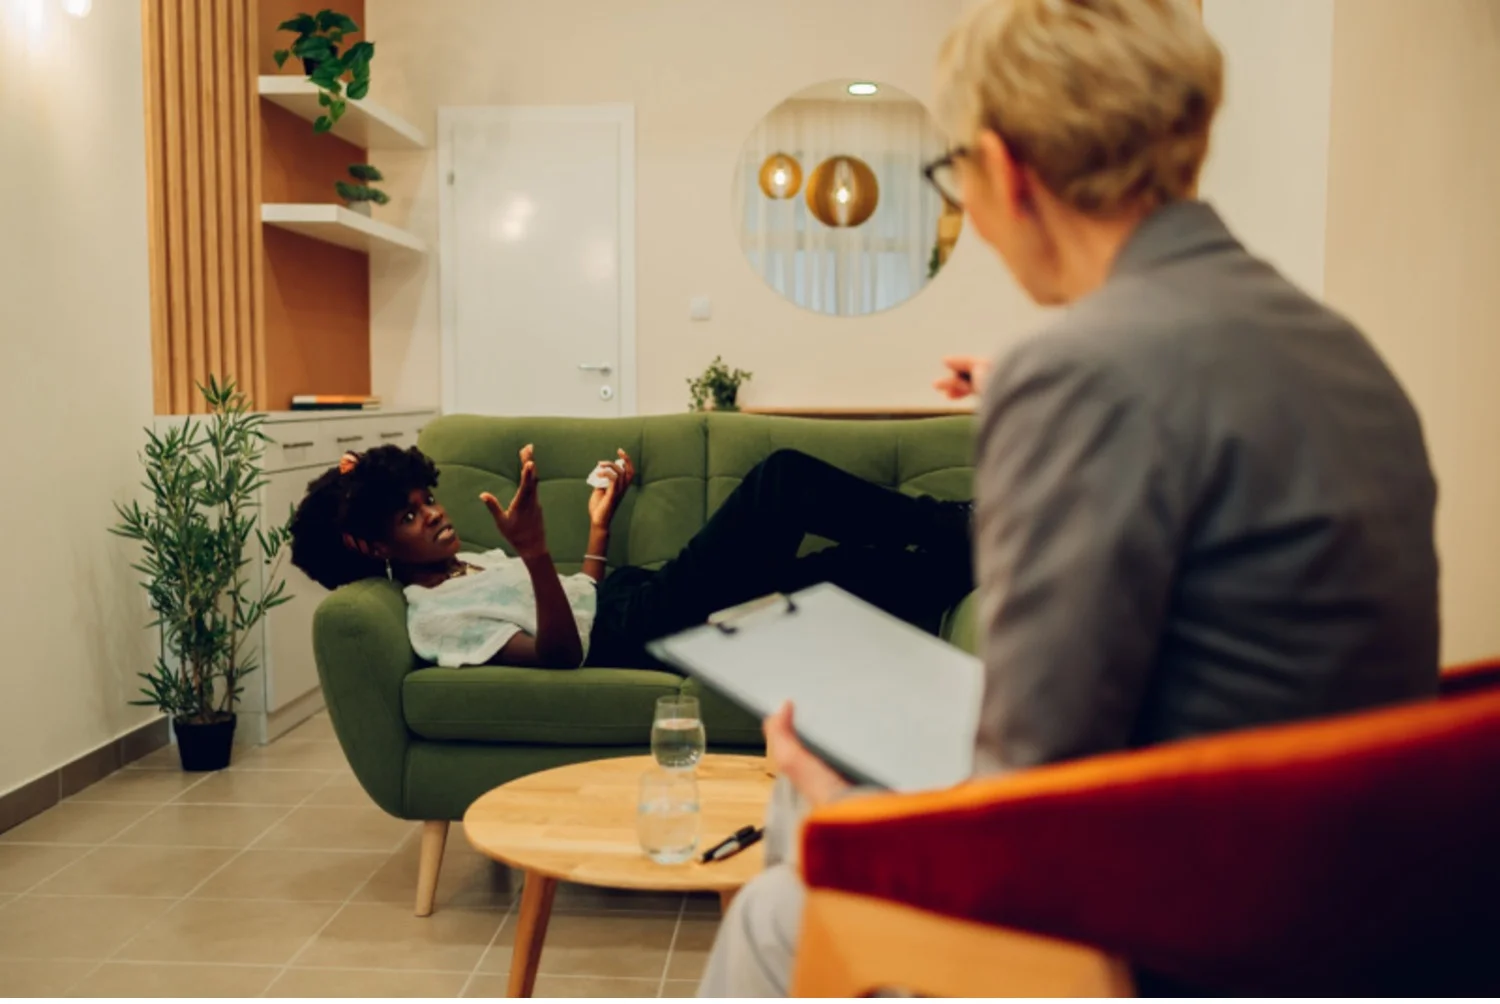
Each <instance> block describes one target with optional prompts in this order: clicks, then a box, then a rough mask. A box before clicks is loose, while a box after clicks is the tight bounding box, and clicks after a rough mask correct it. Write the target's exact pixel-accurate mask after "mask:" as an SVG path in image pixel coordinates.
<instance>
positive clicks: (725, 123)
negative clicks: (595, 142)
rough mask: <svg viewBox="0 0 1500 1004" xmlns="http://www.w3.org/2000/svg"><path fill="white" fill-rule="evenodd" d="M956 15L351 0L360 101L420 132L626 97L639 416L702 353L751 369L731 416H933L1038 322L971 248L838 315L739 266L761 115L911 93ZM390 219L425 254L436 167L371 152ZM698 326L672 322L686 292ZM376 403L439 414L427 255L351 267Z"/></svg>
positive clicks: (950, 8)
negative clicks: (953, 384) (484, 112)
mask: <svg viewBox="0 0 1500 1004" xmlns="http://www.w3.org/2000/svg"><path fill="white" fill-rule="evenodd" d="M960 7H961V4H960V3H959V2H958V0H920V2H917V0H815V2H807V0H760V2H756V3H740V2H730V0H711V2H705V0H631V2H629V3H623V2H608V3H603V2H598V0H547V2H545V3H538V2H535V0H430V2H428V3H423V4H415V3H410V2H407V0H367V3H366V17H367V20H368V22H369V29H370V35H371V37H372V38H374V39H375V40H376V41H377V44H378V46H379V48H378V55H377V56H376V60H375V64H374V78H375V84H374V89H373V90H372V95H373V96H375V97H377V98H378V99H379V100H380V101H382V102H386V103H388V104H390V105H392V106H394V107H396V108H398V109H399V110H401V111H403V112H404V113H406V114H409V115H411V116H412V117H413V118H414V120H415V121H416V122H417V123H418V124H420V125H421V126H422V127H423V128H424V129H426V130H428V131H429V132H431V131H432V130H433V129H434V128H435V124H436V114H435V111H436V109H437V108H438V107H439V106H442V105H487V104H520V105H525V104H588V103H598V102H633V103H634V104H635V106H636V115H637V120H636V121H637V126H636V128H637V134H636V142H637V151H638V152H637V173H636V177H637V191H638V203H637V207H638V208H637V216H636V218H637V231H638V240H637V274H638V283H637V289H638V297H639V301H638V302H639V308H638V311H637V322H636V330H637V332H638V342H639V372H640V381H639V401H640V407H641V411H642V412H645V413H651V412H663V411H677V410H681V409H683V408H685V407H686V406H687V390H686V387H685V385H684V380H685V379H686V378H687V377H689V376H693V375H696V374H697V373H698V372H700V371H701V370H702V368H703V367H704V366H705V365H706V364H707V363H708V362H709V361H710V360H711V359H712V358H713V357H714V355H715V354H717V353H722V354H723V355H724V358H725V359H726V361H728V362H730V363H731V364H733V365H736V366H740V367H743V368H745V369H748V370H751V371H753V372H754V373H755V379H754V380H753V381H752V382H751V384H750V385H749V387H748V388H747V390H746V391H745V395H744V399H745V402H746V403H748V404H752V405H753V404H761V405H767V404H780V405H806V404H816V405H872V406H887V405H940V404H942V402H941V401H940V400H939V399H937V398H936V396H935V395H934V393H933V392H932V390H931V389H930V384H931V381H932V379H933V378H934V377H935V376H937V375H938V372H937V371H938V367H937V361H938V359H939V357H940V356H942V355H943V354H945V353H948V352H957V351H979V352H985V353H990V352H994V351H997V350H998V349H999V348H1000V347H1001V346H1002V345H1003V344H1005V343H1007V342H1010V341H1014V340H1016V339H1018V338H1019V337H1021V336H1022V335H1023V334H1025V333H1026V332H1027V331H1029V330H1030V329H1031V327H1032V325H1033V324H1034V321H1035V318H1036V317H1037V316H1038V315H1037V312H1036V311H1035V309H1034V308H1032V307H1031V306H1030V305H1029V304H1026V303H1025V302H1024V301H1023V298H1022V296H1021V294H1020V292H1019V290H1017V289H1016V288H1015V286H1014V285H1013V284H1012V282H1011V281H1010V279H1009V277H1008V276H1007V275H1006V274H1005V273H1004V270H1003V269H1002V267H1001V266H1000V264H999V263H998V262H997V261H996V260H995V259H994V258H993V256H992V255H991V254H990V253H989V252H988V251H987V250H986V249H984V248H983V247H982V246H981V245H980V244H979V242H978V241H977V240H972V239H970V237H969V236H968V235H966V236H965V237H964V238H963V239H961V240H960V242H959V246H958V249H957V251H956V252H955V254H954V257H953V259H952V260H951V262H950V264H949V266H948V267H947V268H946V269H945V270H944V271H943V273H942V274H941V275H940V276H939V277H938V279H937V280H936V281H935V282H934V283H933V284H932V285H931V286H930V287H929V288H928V289H927V290H925V291H924V292H923V293H922V294H921V295H919V296H917V297H914V298H913V299H912V300H911V301H909V302H908V303H906V304H904V305H902V306H900V307H897V308H896V309H894V310H891V311H887V312H885V313H882V314H879V315H875V316H872V317H865V318H859V319H847V318H833V317H820V316H818V315H815V314H812V313H810V312H807V311H803V310H800V309H798V308H796V307H794V306H792V305H791V304H789V303H787V302H785V301H784V300H782V299H781V298H780V297H779V296H777V295H776V293H774V292H773V291H772V290H771V289H769V288H768V287H767V286H766V284H765V283H764V282H762V281H761V280H760V279H759V278H758V277H757V276H756V275H755V274H754V272H752V271H751V269H750V266H749V265H748V264H747V263H746V262H745V260H744V258H743V257H742V256H741V254H740V251H739V245H738V240H737V237H736V231H735V228H734V213H733V209H732V207H731V187H732V184H733V180H734V170H735V163H736V159H737V157H738V156H739V152H740V148H741V146H742V145H743V143H744V141H745V138H746V137H747V136H748V135H749V134H750V132H751V130H752V129H753V128H754V126H755V125H756V123H758V122H759V121H760V119H761V117H762V116H764V115H765V114H766V112H768V111H769V110H771V109H772V108H773V107H775V106H776V105H777V104H778V103H780V102H781V101H782V99H784V98H786V97H788V96H789V95H791V94H792V93H794V92H796V91H798V90H801V89H802V88H804V87H806V86H808V85H810V84H814V83H818V82H820V81H822V80H825V79H829V78H835V77H859V78H870V79H873V80H878V81H884V82H887V83H890V84H893V85H895V86H897V87H899V88H901V89H902V90H905V91H906V92H907V93H909V94H911V95H913V96H914V97H917V98H918V99H919V100H928V99H929V98H930V95H931V83H932V69H933V63H934V60H935V57H936V54H937V51H938V47H939V45H940V44H941V41H942V39H943V37H944V35H945V34H946V32H947V31H948V29H949V27H950V26H951V25H952V24H953V22H954V21H955V20H956V18H957V15H958V13H959V10H960ZM376 157H377V160H378V162H379V165H380V166H381V167H382V169H387V170H386V174H387V177H388V178H390V179H391V185H390V186H389V187H390V189H391V194H392V195H393V197H394V198H393V203H392V205H390V206H388V207H385V209H384V210H377V212H379V213H380V214H381V215H382V216H384V217H386V218H390V219H394V220H400V221H402V222H403V223H405V224H407V225H409V226H411V227H412V228H413V229H414V230H416V231H417V232H418V233H419V234H421V235H423V236H424V237H426V238H428V239H429V240H430V241H431V242H432V244H433V245H434V246H435V245H436V236H437V232H436V228H437V222H436V221H437V181H438V179H437V178H436V157H435V154H429V153H421V154H407V155H398V154H389V153H385V152H380V153H378V154H376ZM700 293H704V294H708V295H709V296H711V297H712V298H713V303H714V319H713V320H712V321H709V322H706V323H705V322H697V323H695V322H692V321H690V320H689V319H688V302H689V300H690V298H691V297H692V296H694V295H695V294H700ZM371 299H372V304H371V316H372V324H373V328H374V335H373V346H372V355H373V365H374V385H375V391H376V393H379V394H382V395H384V396H385V397H386V398H388V399H390V400H395V401H403V402H410V403H417V404H436V403H437V402H438V401H439V387H438V380H439V355H438V345H439V334H438V309H437V259H436V256H430V257H429V258H427V259H426V260H412V259H406V260H397V259H393V260H390V261H379V262H377V263H376V264H375V266H374V269H373V271H372V282H371Z"/></svg>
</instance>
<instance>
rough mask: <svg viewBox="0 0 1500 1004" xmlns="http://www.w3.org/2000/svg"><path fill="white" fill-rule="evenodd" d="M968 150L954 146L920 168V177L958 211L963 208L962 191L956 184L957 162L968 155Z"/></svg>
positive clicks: (957, 183) (964, 147)
mask: <svg viewBox="0 0 1500 1004" xmlns="http://www.w3.org/2000/svg"><path fill="white" fill-rule="evenodd" d="M969 152H970V151H969V148H968V147H966V146H956V147H954V148H953V149H951V150H949V151H948V152H947V153H945V154H943V156H941V157H939V158H938V159H937V160H934V161H933V162H932V163H930V164H928V165H926V166H925V167H923V168H922V175H923V176H924V177H925V178H926V179H927V181H928V182H929V183H930V184H931V185H932V187H933V188H936V189H937V191H938V194H939V195H941V196H942V197H943V198H944V199H945V200H946V201H948V202H949V203H951V204H952V205H953V206H955V207H956V208H958V209H962V208H963V207H964V201H963V189H962V187H961V186H960V185H959V182H958V161H959V160H960V159H961V158H963V157H967V156H968V155H969Z"/></svg>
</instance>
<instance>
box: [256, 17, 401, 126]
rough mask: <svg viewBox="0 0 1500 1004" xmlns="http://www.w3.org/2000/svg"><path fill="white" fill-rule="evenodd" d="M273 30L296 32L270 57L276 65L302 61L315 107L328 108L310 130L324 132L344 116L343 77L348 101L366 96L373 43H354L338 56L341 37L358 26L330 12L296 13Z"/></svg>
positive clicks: (347, 18)
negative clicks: (314, 88)
mask: <svg viewBox="0 0 1500 1004" xmlns="http://www.w3.org/2000/svg"><path fill="white" fill-rule="evenodd" d="M276 30H277V31H295V32H296V33H297V38H296V40H295V41H293V42H292V44H291V45H290V46H289V47H288V48H285V49H277V50H276V51H275V52H273V53H272V54H271V55H272V57H273V58H274V59H275V60H276V65H277V66H285V65H286V61H287V59H288V58H290V57H292V56H296V57H298V58H299V59H301V60H302V68H303V69H304V70H306V71H307V78H308V79H309V80H311V81H312V82H313V83H314V84H317V85H318V91H319V93H318V104H320V105H322V106H323V107H324V108H326V109H328V111H327V112H326V113H325V114H323V115H319V116H318V118H317V121H315V122H313V131H314V132H327V131H328V130H330V129H332V128H333V124H334V123H335V122H337V121H338V120H339V118H340V117H341V116H342V115H343V114H344V108H345V104H344V98H343V94H344V93H345V87H344V84H343V78H344V77H345V75H347V76H348V77H349V84H348V88H347V93H348V96H349V97H350V98H352V99H354V100H355V101H358V100H360V99H361V98H363V97H364V96H365V95H367V94H369V93H370V60H371V59H373V58H374V57H375V43H374V42H355V43H354V44H353V45H351V46H350V47H349V48H348V49H347V50H345V51H344V52H343V53H342V54H340V52H339V45H340V44H341V43H342V42H343V41H344V36H345V35H350V34H353V33H354V32H356V31H359V25H357V24H355V23H354V20H353V19H352V18H350V17H349V16H348V15H347V14H340V13H338V12H337V11H333V10H320V11H318V13H316V14H298V15H297V16H296V17H294V18H291V19H290V20H287V21H283V22H281V23H280V24H279V25H277V26H276Z"/></svg>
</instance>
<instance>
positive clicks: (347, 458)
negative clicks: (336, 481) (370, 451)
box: [339, 450, 359, 474]
mask: <svg viewBox="0 0 1500 1004" xmlns="http://www.w3.org/2000/svg"><path fill="white" fill-rule="evenodd" d="M357 463H359V454H358V453H355V452H353V451H352V450H351V451H350V452H348V453H346V454H344V455H343V456H342V457H339V473H340V474H348V473H349V472H350V471H352V470H354V465H355V464H357Z"/></svg>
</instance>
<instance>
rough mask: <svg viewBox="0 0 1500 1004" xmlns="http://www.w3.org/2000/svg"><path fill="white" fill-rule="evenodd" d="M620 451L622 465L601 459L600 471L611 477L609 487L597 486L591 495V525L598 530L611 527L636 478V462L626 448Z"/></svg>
mask: <svg viewBox="0 0 1500 1004" xmlns="http://www.w3.org/2000/svg"><path fill="white" fill-rule="evenodd" d="M618 453H619V454H620V460H621V461H622V463H623V466H621V467H617V466H615V464H614V462H613V461H610V460H601V461H599V472H600V473H601V474H603V475H604V476H605V477H606V478H608V479H609V487H607V488H595V489H594V494H593V495H590V496H589V525H590V526H591V527H593V528H594V529H596V530H608V529H609V524H610V523H611V522H612V521H613V520H614V518H615V510H617V509H619V508H620V502H621V501H623V500H624V498H625V493H626V492H627V491H629V490H630V485H631V482H633V481H634V480H635V463H634V462H633V461H632V460H631V459H630V454H628V453H626V452H625V451H624V450H619V451H618Z"/></svg>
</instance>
